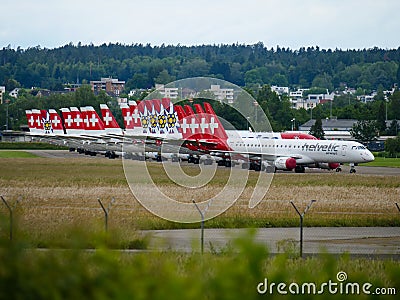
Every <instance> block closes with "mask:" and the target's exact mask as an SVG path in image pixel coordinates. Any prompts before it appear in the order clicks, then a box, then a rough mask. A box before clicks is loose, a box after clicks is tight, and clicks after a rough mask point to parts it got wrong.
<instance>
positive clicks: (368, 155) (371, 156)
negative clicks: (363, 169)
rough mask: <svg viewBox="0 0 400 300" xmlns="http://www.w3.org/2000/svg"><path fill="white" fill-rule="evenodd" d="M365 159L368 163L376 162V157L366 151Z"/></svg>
mask: <svg viewBox="0 0 400 300" xmlns="http://www.w3.org/2000/svg"><path fill="white" fill-rule="evenodd" d="M363 158H364V159H365V161H366V162H370V161H374V160H375V156H374V155H373V154H372V153H371V151H368V150H367V151H365V154H364V155H363Z"/></svg>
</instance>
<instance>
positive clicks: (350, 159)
mask: <svg viewBox="0 0 400 300" xmlns="http://www.w3.org/2000/svg"><path fill="white" fill-rule="evenodd" d="M204 108H205V112H204V111H201V110H200V108H199V109H198V110H197V112H198V113H197V114H196V115H194V114H190V115H189V116H184V115H183V111H182V109H180V108H177V112H178V115H179V114H180V115H181V116H180V119H181V120H182V121H181V127H182V137H183V139H184V140H185V141H187V143H188V144H189V145H190V147H194V148H197V149H200V150H201V151H203V152H206V153H219V154H220V155H221V156H222V157H223V158H224V160H223V161H222V162H221V164H223V163H225V165H227V166H230V165H231V160H232V156H235V155H242V156H244V157H245V158H248V159H249V161H250V164H254V167H255V169H257V170H260V169H262V168H263V166H264V167H272V168H273V169H274V170H293V169H295V171H296V172H304V171H305V167H321V166H324V165H327V166H328V167H329V168H333V167H334V166H337V164H338V163H350V166H351V168H350V173H354V172H355V168H354V165H355V164H357V163H363V162H369V161H373V160H374V156H373V154H372V153H371V152H370V151H369V150H368V149H367V148H366V147H364V146H363V145H362V144H360V143H358V142H353V141H325V140H314V139H310V140H301V139H271V138H270V137H268V136H265V135H262V134H261V135H259V136H257V135H256V136H251V137H243V136H241V135H240V133H236V134H235V133H234V132H227V131H225V130H224V128H223V126H222V124H221V122H220V121H219V119H218V118H217V117H216V115H215V112H214V110H213V109H212V107H211V105H210V104H209V103H204ZM196 109H197V108H196ZM189 113H190V112H189ZM338 170H340V169H338Z"/></svg>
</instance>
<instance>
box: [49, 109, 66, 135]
mask: <svg viewBox="0 0 400 300" xmlns="http://www.w3.org/2000/svg"><path fill="white" fill-rule="evenodd" d="M49 117H50V122H51V126H52V128H53V133H54V134H56V135H60V134H64V127H63V122H62V119H61V117H60V115H59V114H58V113H57V111H56V110H55V109H49Z"/></svg>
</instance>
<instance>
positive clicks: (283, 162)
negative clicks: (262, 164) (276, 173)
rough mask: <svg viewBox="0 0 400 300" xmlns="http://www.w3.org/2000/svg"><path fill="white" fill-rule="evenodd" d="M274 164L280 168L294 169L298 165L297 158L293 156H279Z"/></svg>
mask: <svg viewBox="0 0 400 300" xmlns="http://www.w3.org/2000/svg"><path fill="white" fill-rule="evenodd" d="M274 165H275V167H276V168H277V169H278V170H292V169H294V168H295V167H296V160H295V159H294V158H293V157H279V158H277V159H276V160H275V162H274Z"/></svg>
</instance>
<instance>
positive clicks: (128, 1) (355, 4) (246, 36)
mask: <svg viewBox="0 0 400 300" xmlns="http://www.w3.org/2000/svg"><path fill="white" fill-rule="evenodd" d="M1 12H2V14H1V15H2V16H1V19H0V42H1V44H0V47H1V48H2V47H6V46H8V45H11V47H12V48H17V47H18V46H20V47H22V48H24V49H25V48H28V47H34V46H38V45H40V46H41V47H46V48H55V47H59V46H62V45H65V44H68V43H70V42H72V43H74V44H77V43H78V42H81V43H82V44H90V43H93V44H95V45H99V44H102V43H110V42H111V43H116V42H119V43H123V44H132V43H143V44H146V43H151V44H152V45H161V44H163V43H164V44H166V45H171V44H172V45H176V44H178V43H180V44H181V45H201V44H222V43H223V44H232V43H236V42H238V43H240V44H254V43H257V42H263V43H264V45H265V46H267V47H268V48H271V47H274V48H276V46H277V45H279V46H280V47H289V48H291V49H298V48H300V47H308V46H319V47H320V48H324V49H328V48H330V49H335V48H341V49H363V48H372V47H375V46H376V47H380V48H388V49H393V48H398V47H399V46H400V16H399V13H400V1H398V0H264V1H262V0H243V1H238V0H196V1H191V0H169V1H163V0H140V1H138V0H113V1H110V0H107V1H106V0H2V1H1Z"/></svg>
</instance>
